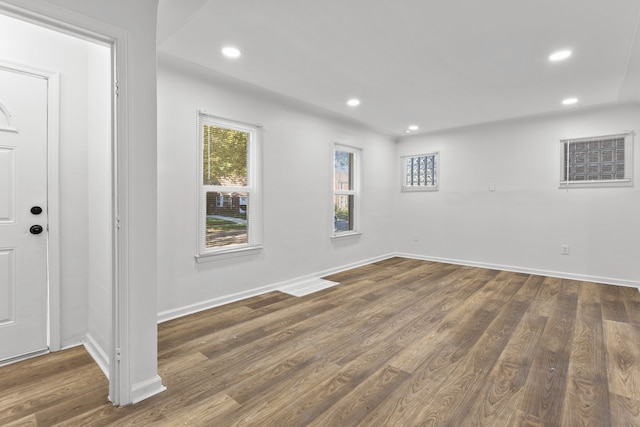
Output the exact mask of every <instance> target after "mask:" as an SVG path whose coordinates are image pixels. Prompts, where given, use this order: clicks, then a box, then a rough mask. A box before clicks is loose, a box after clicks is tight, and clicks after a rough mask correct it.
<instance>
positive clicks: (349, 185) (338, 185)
mask: <svg viewBox="0 0 640 427" xmlns="http://www.w3.org/2000/svg"><path fill="white" fill-rule="evenodd" d="M359 162H360V150H358V149H357V148H352V147H346V146H343V145H336V146H335V149H334V156H333V234H334V236H338V235H340V234H343V235H344V234H349V233H354V232H357V231H358V228H357V225H358V224H357V215H358V205H359V197H360V196H359V188H358V185H359V182H358V181H359Z"/></svg>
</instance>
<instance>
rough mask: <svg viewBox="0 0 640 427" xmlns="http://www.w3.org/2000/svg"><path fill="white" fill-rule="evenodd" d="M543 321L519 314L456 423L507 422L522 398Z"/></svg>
mask: <svg viewBox="0 0 640 427" xmlns="http://www.w3.org/2000/svg"><path fill="white" fill-rule="evenodd" d="M546 323H547V318H546V317H542V316H538V315H537V314H533V313H527V314H526V315H525V316H524V317H523V319H522V321H521V322H520V324H519V325H518V327H517V328H516V329H515V330H514V332H513V337H512V339H511V340H509V342H508V343H507V345H505V348H504V350H503V351H502V353H501V354H500V357H499V358H498V361H497V363H496V365H495V366H494V368H493V370H492V371H491V373H490V374H489V376H488V377H487V380H486V381H485V384H484V386H483V387H482V389H481V390H480V391H479V392H478V399H475V402H474V404H473V406H472V407H471V408H470V410H469V411H468V412H467V414H466V415H465V416H463V417H462V418H461V419H460V425H470V426H471V425H473V426H487V427H492V426H499V425H504V426H507V425H509V420H510V419H511V417H512V416H513V413H514V411H516V409H517V408H518V407H519V406H520V402H521V400H522V398H523V394H524V385H525V383H526V380H527V377H528V376H529V369H530V368H531V365H532V363H533V357H534V354H535V351H536V349H537V348H538V347H539V346H540V339H541V337H542V331H543V330H544V328H545V325H546Z"/></svg>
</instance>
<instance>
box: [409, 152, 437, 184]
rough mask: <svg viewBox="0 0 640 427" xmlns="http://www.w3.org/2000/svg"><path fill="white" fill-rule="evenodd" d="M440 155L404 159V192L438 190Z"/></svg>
mask: <svg viewBox="0 0 640 427" xmlns="http://www.w3.org/2000/svg"><path fill="white" fill-rule="evenodd" d="M438 169H439V167H438V153H430V154H421V155H417V156H406V157H403V158H402V191H437V190H438V172H439V171H438Z"/></svg>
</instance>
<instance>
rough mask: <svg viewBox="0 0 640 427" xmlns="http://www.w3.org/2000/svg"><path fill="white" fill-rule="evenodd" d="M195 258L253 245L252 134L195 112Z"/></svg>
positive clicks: (256, 218) (256, 211)
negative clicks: (198, 179)
mask: <svg viewBox="0 0 640 427" xmlns="http://www.w3.org/2000/svg"><path fill="white" fill-rule="evenodd" d="M199 124H200V138H199V139H200V141H201V143H200V145H201V149H200V153H201V166H202V174H201V185H200V200H201V202H200V221H199V223H200V224H199V254H200V255H202V254H207V253H218V252H224V251H227V250H229V249H239V248H243V247H251V246H259V245H260V244H261V237H260V233H259V231H260V229H261V227H259V222H260V220H261V215H260V206H259V195H258V192H257V185H256V184H257V183H256V182H255V181H256V168H257V156H256V151H257V136H258V133H257V129H256V128H255V127H251V126H247V125H244V124H239V123H235V122H231V121H227V120H221V119H217V118H216V117H213V116H209V115H207V114H204V113H199Z"/></svg>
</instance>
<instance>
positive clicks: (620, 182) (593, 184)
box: [558, 179, 633, 190]
mask: <svg viewBox="0 0 640 427" xmlns="http://www.w3.org/2000/svg"><path fill="white" fill-rule="evenodd" d="M599 187H633V181H632V180H631V179H615V180H610V181H569V182H567V181H560V186H559V187H558V188H559V189H561V190H563V189H567V188H599Z"/></svg>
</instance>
